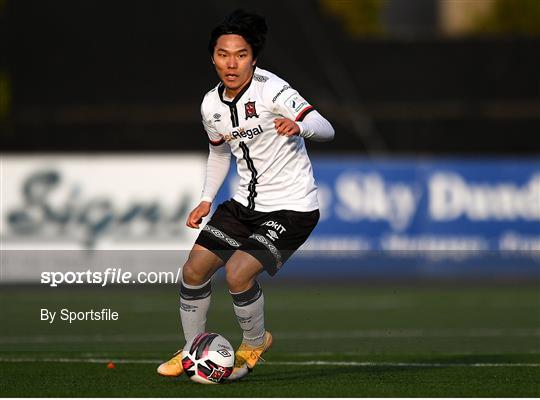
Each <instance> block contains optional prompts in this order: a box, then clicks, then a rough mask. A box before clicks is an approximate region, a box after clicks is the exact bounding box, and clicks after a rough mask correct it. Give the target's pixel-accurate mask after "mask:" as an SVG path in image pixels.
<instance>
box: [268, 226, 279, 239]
mask: <svg viewBox="0 0 540 400" xmlns="http://www.w3.org/2000/svg"><path fill="white" fill-rule="evenodd" d="M266 236H267V237H268V238H269V239H270V240H271V241H272V242H275V241H276V239H279V236H278V234H277V232H276V231H273V230H272V229H268V233H267V234H266Z"/></svg>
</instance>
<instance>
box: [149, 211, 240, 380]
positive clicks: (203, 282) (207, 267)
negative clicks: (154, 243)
mask: <svg viewBox="0 0 540 400" xmlns="http://www.w3.org/2000/svg"><path fill="white" fill-rule="evenodd" d="M249 235H250V231H249V230H248V229H247V227H246V226H244V225H243V224H242V223H241V222H240V221H239V220H238V218H237V215H236V210H235V205H234V203H233V202H231V201H226V202H225V203H223V204H220V205H219V206H218V207H217V209H216V211H215V213H214V215H212V218H211V219H210V221H208V223H207V224H206V225H205V226H204V227H203V228H202V230H201V233H200V234H199V236H198V238H197V240H196V241H195V245H194V246H193V249H192V251H191V253H190V256H189V258H188V261H187V262H186V263H185V265H184V267H183V268H182V286H181V289H180V316H181V320H182V328H183V330H184V336H185V339H186V341H188V340H189V339H190V338H192V337H194V336H196V335H197V334H198V333H200V332H204V329H205V328H204V327H205V323H206V314H207V312H208V308H209V305H210V294H211V286H210V279H211V277H212V275H213V274H214V272H215V271H216V270H217V269H219V268H220V266H222V265H223V264H225V263H226V262H227V261H228V259H229V258H230V257H231V255H232V254H233V252H234V251H235V250H236V249H237V248H239V247H240V245H241V242H240V240H241V239H242V238H243V237H247V236H249ZM181 367H182V364H181V351H180V352H177V353H176V354H175V355H174V356H173V358H172V359H171V360H169V361H168V362H167V363H164V364H161V365H160V366H159V368H158V373H159V374H161V375H164V376H178V375H180V374H181V373H182V372H183V371H182V369H181Z"/></svg>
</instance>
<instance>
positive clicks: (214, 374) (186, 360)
mask: <svg viewBox="0 0 540 400" xmlns="http://www.w3.org/2000/svg"><path fill="white" fill-rule="evenodd" d="M233 366H234V350H233V348H232V346H231V344H230V343H229V342H228V340H227V339H225V338H224V337H223V336H221V335H220V334H218V333H208V332H205V333H200V334H198V335H197V336H195V338H193V339H192V340H190V341H188V342H187V343H186V346H185V347H184V350H182V367H183V368H184V371H185V373H186V374H187V376H189V377H190V378H191V380H193V381H195V382H197V383H205V384H217V383H223V382H224V381H225V379H227V377H228V376H229V375H231V373H232V370H233Z"/></svg>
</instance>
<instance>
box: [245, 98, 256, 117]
mask: <svg viewBox="0 0 540 400" xmlns="http://www.w3.org/2000/svg"><path fill="white" fill-rule="evenodd" d="M244 107H245V111H246V119H248V118H251V117H255V118H259V115H258V114H257V109H256V108H255V102H254V101H248V102H247V103H245V104H244Z"/></svg>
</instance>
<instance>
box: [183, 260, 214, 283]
mask: <svg viewBox="0 0 540 400" xmlns="http://www.w3.org/2000/svg"><path fill="white" fill-rule="evenodd" d="M182 280H183V281H184V283H186V284H188V285H202V284H203V283H204V282H206V281H207V280H208V278H207V277H206V273H205V271H201V268H197V265H196V264H195V263H192V262H189V261H188V262H186V263H185V264H184V267H183V268H182Z"/></svg>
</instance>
